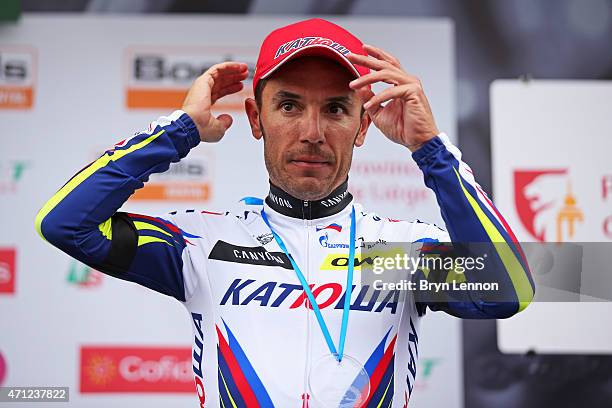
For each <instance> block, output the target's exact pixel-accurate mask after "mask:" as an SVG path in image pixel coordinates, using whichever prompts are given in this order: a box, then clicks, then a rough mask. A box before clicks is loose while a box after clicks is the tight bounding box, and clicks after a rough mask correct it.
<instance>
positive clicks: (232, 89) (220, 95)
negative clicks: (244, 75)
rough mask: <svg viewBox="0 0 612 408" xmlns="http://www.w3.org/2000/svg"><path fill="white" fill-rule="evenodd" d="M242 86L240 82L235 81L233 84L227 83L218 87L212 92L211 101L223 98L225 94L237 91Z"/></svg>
mask: <svg viewBox="0 0 612 408" xmlns="http://www.w3.org/2000/svg"><path fill="white" fill-rule="evenodd" d="M243 87H244V84H243V83H242V82H236V83H234V84H231V85H228V86H226V87H225V88H222V89H219V90H218V91H216V92H213V94H212V103H215V102H216V101H217V100H219V99H221V98H223V97H224V96H226V95H230V94H233V93H236V92H239V91H241V90H242V88H243Z"/></svg>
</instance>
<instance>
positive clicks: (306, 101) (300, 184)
mask: <svg viewBox="0 0 612 408" xmlns="http://www.w3.org/2000/svg"><path fill="white" fill-rule="evenodd" d="M334 35H335V37H334ZM348 51H350V52H359V53H363V52H364V51H363V49H362V48H361V42H360V41H359V40H357V39H356V38H355V37H354V36H352V34H350V33H348V32H347V31H346V30H344V29H342V28H340V27H338V26H336V25H334V24H332V23H329V22H327V21H324V20H320V19H313V20H307V21H304V22H300V23H297V24H293V25H291V26H287V27H283V28H281V29H279V30H275V31H274V32H273V33H271V34H270V35H269V36H268V37H267V38H266V40H265V41H264V43H263V45H262V49H261V51H260V57H259V60H258V63H257V70H256V74H255V78H254V80H253V84H254V87H255V98H256V99H255V100H254V99H247V100H246V102H245V107H246V112H247V115H248V118H249V123H250V125H251V130H252V133H253V136H254V137H255V138H257V139H260V138H263V141H264V155H265V162H266V167H267V169H268V173H269V176H270V180H271V181H272V183H274V184H275V185H277V186H278V187H280V188H282V189H283V190H285V191H287V192H288V193H289V194H291V195H293V196H295V197H297V198H300V199H303V200H316V199H320V198H323V197H325V196H327V195H328V194H329V193H330V192H332V191H333V190H334V189H335V188H336V187H338V186H339V185H340V184H342V183H343V182H344V180H345V179H346V177H347V175H348V171H349V169H350V166H351V161H352V156H353V147H354V146H361V145H362V144H363V142H364V139H365V134H366V131H367V129H368V126H369V125H370V118H369V116H368V115H367V114H364V111H363V108H362V104H363V101H362V100H361V98H360V96H359V95H358V94H356V93H355V91H353V90H352V89H351V88H349V85H348V84H349V82H350V81H351V80H353V79H354V78H355V77H357V76H360V75H363V74H365V73H367V69H365V68H363V67H358V66H353V65H352V64H351V63H350V62H348V60H347V59H346V58H345V57H344V56H343V55H344V54H346V53H347V52H348Z"/></svg>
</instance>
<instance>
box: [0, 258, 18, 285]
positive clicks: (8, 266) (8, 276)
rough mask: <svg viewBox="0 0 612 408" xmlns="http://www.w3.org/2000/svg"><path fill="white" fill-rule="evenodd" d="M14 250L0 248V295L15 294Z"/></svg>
mask: <svg viewBox="0 0 612 408" xmlns="http://www.w3.org/2000/svg"><path fill="white" fill-rule="evenodd" d="M15 253H16V252H15V249H13V248H0V294H2V293H14V292H15V258H16V256H15Z"/></svg>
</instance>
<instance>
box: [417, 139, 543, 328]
mask: <svg viewBox="0 0 612 408" xmlns="http://www.w3.org/2000/svg"><path fill="white" fill-rule="evenodd" d="M412 156H413V158H414V160H415V161H416V163H417V164H418V166H419V167H420V168H421V170H422V171H423V175H424V178H425V184H426V185H427V186H428V187H429V188H430V189H432V190H433V191H434V193H435V195H436V199H437V201H438V205H439V206H440V211H441V214H442V218H443V219H444V222H445V223H446V227H447V230H448V236H449V237H450V241H451V242H452V243H453V246H454V247H456V248H459V247H469V248H472V249H474V248H476V249H477V251H476V252H472V253H470V254H469V255H472V256H475V257H476V256H482V255H484V256H485V257H487V259H486V262H485V268H484V269H483V270H475V269H472V270H465V272H464V273H461V274H458V273H455V272H454V271H446V273H445V275H442V276H440V275H438V276H437V277H435V278H434V277H431V276H428V277H426V279H430V280H431V279H432V278H434V279H436V280H442V281H446V282H449V283H450V282H453V281H457V282H468V283H470V282H471V283H497V284H498V285H499V290H498V291H495V292H494V293H486V292H483V291H476V290H461V291H455V292H452V293H447V298H446V299H439V298H438V300H437V301H431V299H433V298H434V297H435V296H434V297H428V300H427V301H425V302H424V303H425V305H426V306H427V307H429V308H430V309H432V310H443V311H446V312H447V313H450V314H452V315H454V316H458V317H464V318H506V317H510V316H512V315H514V314H516V313H518V312H520V311H522V310H523V309H525V308H526V307H527V305H528V304H529V303H530V302H531V300H532V299H533V296H534V293H535V285H534V282H533V279H532V276H531V273H530V271H529V267H528V265H527V261H526V259H525V256H524V254H523V252H522V249H521V246H520V244H519V242H518V241H517V239H516V237H515V236H514V234H513V232H512V230H511V229H510V227H509V225H508V224H507V222H506V221H505V220H504V218H503V217H502V215H501V214H500V213H499V211H498V210H497V208H496V207H495V206H494V205H493V203H492V202H491V200H490V199H489V198H488V197H487V195H486V194H485V192H484V191H483V190H482V189H481V187H480V186H479V185H478V184H477V183H476V181H475V179H474V176H473V173H472V171H471V169H470V168H469V166H468V165H467V164H465V163H464V162H463V161H462V160H461V152H460V151H459V149H458V148H457V147H455V146H454V145H453V144H451V143H450V141H449V140H448V137H447V136H446V135H444V134H441V135H439V136H436V137H435V138H433V139H431V140H430V141H429V142H427V143H426V144H425V145H423V146H422V147H421V148H420V149H418V150H417V151H415V152H414V153H413V155H412ZM444 235H446V234H444ZM479 243H482V244H480V245H479ZM455 244H457V245H455ZM428 246H429V248H435V245H431V244H429V245H428ZM441 247H442V246H441ZM485 254H486V255H485Z"/></svg>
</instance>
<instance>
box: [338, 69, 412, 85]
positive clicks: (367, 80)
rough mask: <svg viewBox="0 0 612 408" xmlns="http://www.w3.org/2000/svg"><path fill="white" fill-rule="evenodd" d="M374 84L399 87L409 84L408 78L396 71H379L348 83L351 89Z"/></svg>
mask: <svg viewBox="0 0 612 408" xmlns="http://www.w3.org/2000/svg"><path fill="white" fill-rule="evenodd" d="M376 82H386V83H388V84H391V85H401V84H406V83H408V82H410V77H408V76H407V75H405V74H404V73H403V72H400V71H397V70H388V69H383V70H381V71H373V72H370V73H369V74H366V75H364V76H362V77H359V78H357V79H354V80H352V81H351V82H349V86H350V87H351V88H352V89H358V88H361V87H363V86H366V85H372V84H375V83H376Z"/></svg>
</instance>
